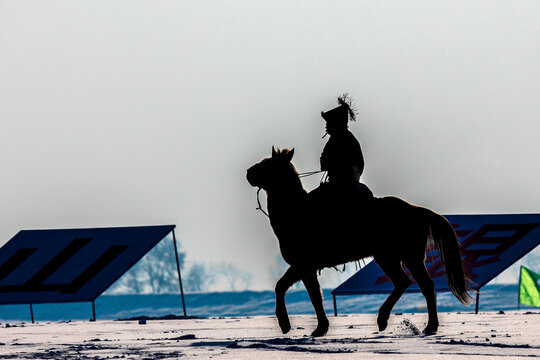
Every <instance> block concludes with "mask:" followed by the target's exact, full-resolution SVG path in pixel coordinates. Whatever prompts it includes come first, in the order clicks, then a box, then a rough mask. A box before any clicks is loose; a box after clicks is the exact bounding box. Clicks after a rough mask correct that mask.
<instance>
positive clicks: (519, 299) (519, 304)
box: [517, 266, 523, 311]
mask: <svg viewBox="0 0 540 360" xmlns="http://www.w3.org/2000/svg"><path fill="white" fill-rule="evenodd" d="M522 271H523V266H520V268H519V282H518V291H517V294H518V311H519V310H521V296H520V295H521V294H520V292H521V272H522Z"/></svg>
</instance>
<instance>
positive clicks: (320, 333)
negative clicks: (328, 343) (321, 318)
mask: <svg viewBox="0 0 540 360" xmlns="http://www.w3.org/2000/svg"><path fill="white" fill-rule="evenodd" d="M327 332H328V324H326V325H323V326H317V328H316V329H315V330H313V332H312V333H311V336H313V337H319V336H325V335H326V333H327Z"/></svg>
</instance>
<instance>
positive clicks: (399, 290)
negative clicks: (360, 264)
mask: <svg viewBox="0 0 540 360" xmlns="http://www.w3.org/2000/svg"><path fill="white" fill-rule="evenodd" d="M375 261H377V264H378V265H379V266H380V267H381V269H382V271H384V273H385V274H386V275H387V276H388V277H389V278H390V280H392V284H393V285H394V290H392V293H391V294H390V295H389V296H388V298H387V299H386V301H385V302H384V304H382V306H381V307H380V308H379V315H378V316H377V325H379V331H383V330H384V329H386V327H387V326H388V318H389V317H390V313H391V312H392V309H393V308H394V305H395V304H396V302H397V301H398V300H399V298H400V297H401V295H403V293H404V292H405V290H407V288H408V287H409V285H411V280H410V279H409V277H408V276H407V275H406V274H405V272H404V271H403V268H402V267H401V262H400V261H399V260H392V259H378V258H375Z"/></svg>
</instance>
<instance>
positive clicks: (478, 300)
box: [474, 289, 480, 314]
mask: <svg viewBox="0 0 540 360" xmlns="http://www.w3.org/2000/svg"><path fill="white" fill-rule="evenodd" d="M479 302H480V289H478V290H476V309H475V310H474V313H475V314H478V304H479Z"/></svg>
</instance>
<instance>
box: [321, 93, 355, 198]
mask: <svg viewBox="0 0 540 360" xmlns="http://www.w3.org/2000/svg"><path fill="white" fill-rule="evenodd" d="M338 103H339V106H338V107H336V108H334V109H332V110H328V111H326V112H321V116H322V118H323V119H324V120H325V121H326V133H327V134H328V135H330V139H329V140H328V142H327V143H326V145H325V147H324V149H323V152H322V154H321V170H323V171H327V172H328V180H329V182H330V183H331V184H335V185H337V186H339V187H350V186H351V185H354V184H355V183H358V181H359V180H360V175H362V172H363V171H364V156H363V155H362V149H361V148H360V143H359V142H358V140H357V139H356V138H355V137H354V135H353V134H352V133H351V132H350V131H349V129H348V126H347V124H348V122H349V117H350V119H351V120H352V121H354V120H356V119H355V113H354V110H353V109H352V108H351V100H350V98H349V97H348V96H347V94H345V95H342V96H340V97H339V98H338Z"/></svg>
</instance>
